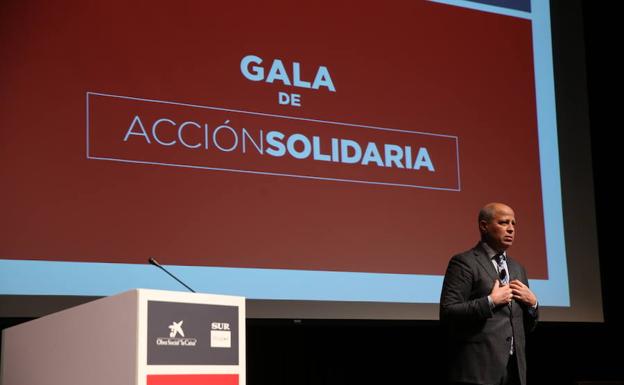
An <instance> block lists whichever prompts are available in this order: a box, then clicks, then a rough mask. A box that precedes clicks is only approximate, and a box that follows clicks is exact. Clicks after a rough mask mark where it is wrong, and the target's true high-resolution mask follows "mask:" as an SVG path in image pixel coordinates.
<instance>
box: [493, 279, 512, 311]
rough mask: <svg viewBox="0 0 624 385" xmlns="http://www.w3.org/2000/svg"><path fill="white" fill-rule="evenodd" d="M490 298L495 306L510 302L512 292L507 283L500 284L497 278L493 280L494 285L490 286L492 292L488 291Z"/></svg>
mask: <svg viewBox="0 0 624 385" xmlns="http://www.w3.org/2000/svg"><path fill="white" fill-rule="evenodd" d="M490 298H491V299H492V302H493V303H494V305H495V306H499V305H506V304H508V303H510V302H511V300H512V298H513V293H512V292H511V288H510V287H509V285H502V286H501V284H500V281H499V280H498V279H497V280H496V281H494V287H493V288H492V292H490Z"/></svg>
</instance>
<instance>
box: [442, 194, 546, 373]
mask: <svg viewBox="0 0 624 385" xmlns="http://www.w3.org/2000/svg"><path fill="white" fill-rule="evenodd" d="M478 223H479V232H480V233H481V241H480V242H479V243H478V244H477V245H476V246H475V247H474V248H472V249H471V250H468V251H466V252H463V253H461V254H458V255H455V256H454V257H452V258H451V260H450V262H449V264H448V268H447V270H446V274H445V276H444V284H443V286H442V296H441V299H440V320H441V321H442V323H443V325H444V326H445V327H446V329H447V332H448V343H449V360H448V363H449V368H448V374H449V380H450V381H451V382H453V383H461V384H496V385H526V360H525V350H524V345H525V334H526V333H528V332H530V331H532V330H533V329H534V328H535V326H536V324H537V318H538V310H537V298H536V297H535V294H533V292H532V291H531V289H529V286H528V285H529V282H528V279H527V274H526V271H525V269H524V267H522V265H520V264H519V263H518V262H516V261H515V260H514V259H512V258H511V257H510V256H509V255H507V249H508V248H509V247H511V245H512V244H513V242H514V238H515V235H516V231H515V230H516V218H515V214H514V211H513V210H512V209H511V207H509V206H507V205H505V204H502V203H489V204H487V205H485V206H484V207H483V208H482V209H481V211H479V220H478Z"/></svg>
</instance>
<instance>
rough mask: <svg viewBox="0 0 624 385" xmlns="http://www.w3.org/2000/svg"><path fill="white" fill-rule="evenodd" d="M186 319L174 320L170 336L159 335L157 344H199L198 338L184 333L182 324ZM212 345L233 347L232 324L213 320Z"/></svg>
mask: <svg viewBox="0 0 624 385" xmlns="http://www.w3.org/2000/svg"><path fill="white" fill-rule="evenodd" d="M183 323H184V320H180V321H178V322H175V321H173V322H172V323H171V325H169V326H168V328H169V330H170V332H169V337H158V338H157V339H156V345H159V346H197V338H190V337H186V336H185V335H184V329H182V324H183ZM210 347H213V348H230V347H232V332H231V330H230V324H229V323H227V322H212V324H211V330H210Z"/></svg>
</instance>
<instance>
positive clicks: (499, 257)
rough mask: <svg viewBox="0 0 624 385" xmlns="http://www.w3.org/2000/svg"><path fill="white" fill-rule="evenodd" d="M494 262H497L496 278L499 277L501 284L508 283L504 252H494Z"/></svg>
mask: <svg viewBox="0 0 624 385" xmlns="http://www.w3.org/2000/svg"><path fill="white" fill-rule="evenodd" d="M494 259H495V260H496V263H497V264H498V278H499V279H500V282H501V285H506V284H508V283H509V274H507V269H505V265H504V261H505V255H504V254H496V255H495V256H494Z"/></svg>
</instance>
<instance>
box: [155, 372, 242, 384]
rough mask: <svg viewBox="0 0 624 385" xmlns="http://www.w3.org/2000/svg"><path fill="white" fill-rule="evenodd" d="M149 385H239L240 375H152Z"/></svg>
mask: <svg viewBox="0 0 624 385" xmlns="http://www.w3.org/2000/svg"><path fill="white" fill-rule="evenodd" d="M147 385H238V374H150V375H148V376H147Z"/></svg>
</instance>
